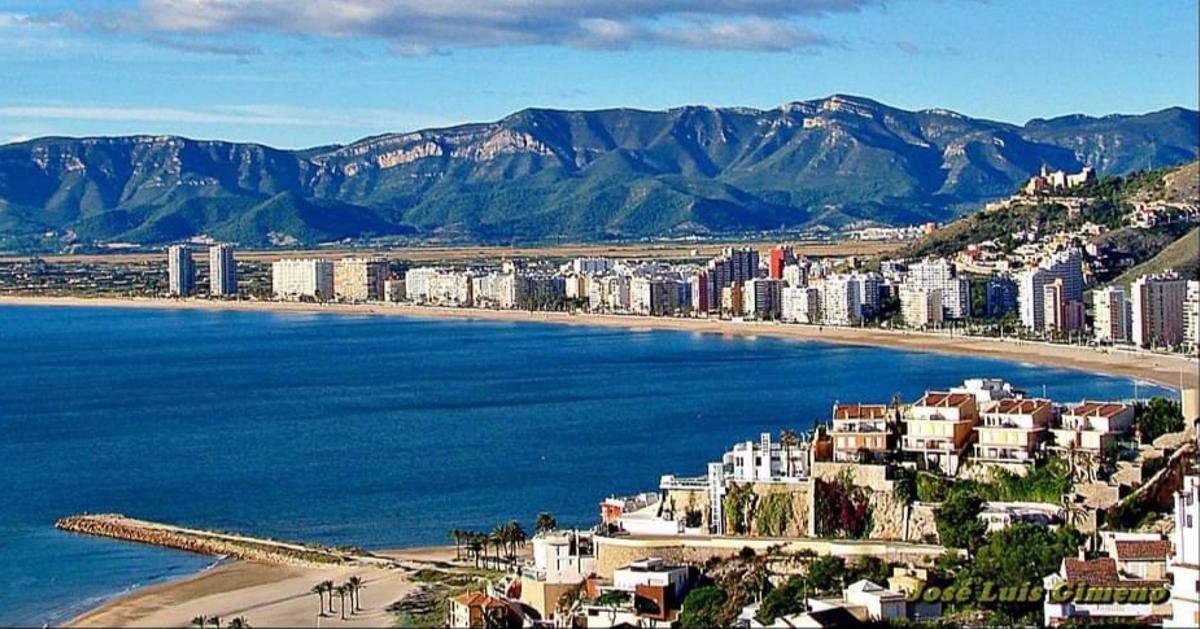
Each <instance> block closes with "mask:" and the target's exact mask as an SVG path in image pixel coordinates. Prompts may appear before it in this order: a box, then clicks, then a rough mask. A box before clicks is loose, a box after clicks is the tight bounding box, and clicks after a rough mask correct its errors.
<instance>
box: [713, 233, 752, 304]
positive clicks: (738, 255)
mask: <svg viewBox="0 0 1200 629" xmlns="http://www.w3.org/2000/svg"><path fill="white" fill-rule="evenodd" d="M757 275H758V251H756V250H754V249H752V248H749V247H744V248H741V249H733V248H726V249H725V250H724V251H722V252H721V255H719V256H717V257H716V258H713V259H712V260H710V261H709V262H708V269H707V275H706V276H705V280H706V282H707V289H706V291H705V292H706V293H707V297H708V303H707V304H703V306H704V310H703V311H704V312H717V311H719V310H720V309H721V298H722V295H723V292H722V291H723V290H724V289H725V288H728V287H729V286H730V285H732V284H737V285H739V286H740V285H741V284H743V283H745V282H746V280H750V279H754V277H755V276H757Z"/></svg>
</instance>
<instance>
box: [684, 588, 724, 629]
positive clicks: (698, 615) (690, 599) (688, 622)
mask: <svg viewBox="0 0 1200 629" xmlns="http://www.w3.org/2000/svg"><path fill="white" fill-rule="evenodd" d="M728 599H729V596H728V595H726V594H725V591H724V590H722V589H721V588H719V587H717V586H715V585H705V586H703V587H698V588H695V589H693V590H692V591H691V592H688V594H687V597H685V598H684V599H683V610H682V611H680V613H679V625H680V626H681V627H683V628H684V629H706V628H707V627H722V626H727V625H728V624H729V623H728V622H724V621H723V620H724V619H722V618H721V610H722V608H723V607H724V606H725V601H726V600H728Z"/></svg>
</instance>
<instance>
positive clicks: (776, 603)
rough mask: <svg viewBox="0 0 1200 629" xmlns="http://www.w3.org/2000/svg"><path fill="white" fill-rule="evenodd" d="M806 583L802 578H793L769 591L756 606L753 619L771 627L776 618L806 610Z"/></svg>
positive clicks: (807, 588)
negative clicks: (756, 609)
mask: <svg viewBox="0 0 1200 629" xmlns="http://www.w3.org/2000/svg"><path fill="white" fill-rule="evenodd" d="M808 592H809V585H808V581H806V580H805V579H804V577H800V576H793V577H792V578H790V579H788V580H787V582H786V583H784V584H783V585H782V586H780V587H777V588H775V589H774V590H771V592H770V593H768V594H767V595H766V596H765V597H763V601H762V603H761V604H760V605H759V606H758V613H756V614H755V615H754V619H755V620H757V621H758V622H760V623H762V624H764V625H771V624H773V623H774V622H775V619H776V618H781V617H783V616H791V615H794V614H799V613H801V612H803V611H806V610H807V609H808V603H807V600H808Z"/></svg>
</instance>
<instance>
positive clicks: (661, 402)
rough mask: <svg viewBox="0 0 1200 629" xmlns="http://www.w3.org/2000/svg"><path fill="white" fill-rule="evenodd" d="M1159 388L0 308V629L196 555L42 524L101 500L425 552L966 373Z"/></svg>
mask: <svg viewBox="0 0 1200 629" xmlns="http://www.w3.org/2000/svg"><path fill="white" fill-rule="evenodd" d="M980 376H986V377H999V378H1004V379H1006V380H1008V381H1010V382H1012V383H1013V384H1014V385H1015V386H1018V387H1022V388H1025V389H1027V390H1029V391H1030V392H1031V393H1036V394H1041V393H1042V391H1043V388H1044V390H1045V392H1046V393H1047V394H1048V395H1050V396H1051V397H1053V398H1056V399H1058V400H1063V401H1066V400H1079V399H1082V398H1085V397H1088V398H1128V397H1132V396H1133V395H1134V394H1135V392H1136V393H1138V394H1140V395H1143V396H1146V395H1154V394H1161V395H1173V393H1172V392H1168V391H1166V390H1164V389H1160V388H1158V387H1154V386H1152V385H1148V384H1144V383H1142V384H1141V385H1140V386H1138V385H1136V384H1135V383H1134V382H1133V381H1131V380H1129V379H1126V378H1117V377H1109V376H1104V375H1097V374H1092V373H1085V372H1081V371H1073V370H1069V369H1060V368H1051V367H1044V366H1036V365H1030V364H1021V363H1015V362H1005V361H1001V360H995V359H991V358H978V357H971V356H948V355H943V354H934V353H920V352H911V351H900V350H894V349H883V348H870V347H852V346H842V345H834V344H825V343H821V342H813V341H800V340H790V339H779V338H768V337H738V336H722V335H714V334H702V333H694V332H682V331H650V330H644V329H642V330H639V329H637V326H636V321H634V322H631V326H630V327H629V328H628V329H626V328H613V327H586V326H564V325H554V324H540V323H525V322H496V321H483V320H478V321H464V320H430V319H415V318H406V317H383V316H358V315H349V314H335V313H330V314H326V313H319V314H309V313H294V312H289V313H272V312H246V311H236V312H234V311H195V310H187V311H182V310H169V309H162V310H159V309H128V308H104V307H54V306H46V307H27V306H0V470H2V471H3V481H4V482H3V484H0V566H4V570H5V574H4V577H5V587H2V588H0V625H42V624H45V623H49V624H55V623H61V622H63V621H65V620H67V619H69V618H71V617H73V616H75V615H77V614H79V613H81V612H83V611H85V610H87V609H88V608H90V607H93V606H95V605H98V604H99V603H102V602H103V601H106V600H108V599H111V598H112V597H114V596H117V595H120V594H122V593H124V592H128V591H130V590H132V589H135V588H138V587H145V586H147V585H150V584H153V583H158V582H162V581H165V580H169V579H173V578H177V577H180V576H184V575H188V574H192V573H195V572H197V571H200V570H203V569H205V568H207V567H209V566H211V565H212V563H213V561H214V560H213V558H211V557H200V556H195V555H190V554H187V553H182V552H177V551H171V550H164V549H159V548H153V547H147V546H141V545H136V544H131V543H124V542H117V541H110V540H104V539H97V538H88V537H82V536H77V535H72V534H67V533H61V532H59V531H56V530H55V529H54V528H53V524H54V521H55V520H56V519H57V518H60V517H63V516H66V515H71V514H76V513H82V512H91V513H106V512H119V513H124V514H126V515H129V516H134V517H139V518H146V519H151V520H158V521H164V522H170V523H176V524H181V525H186V526H193V527H203V528H215V529H222V530H233V531H242V532H246V533H251V534H256V535H263V536H270V537H274V538H279V539H288V540H297V541H313V542H322V543H327V544H353V545H358V546H362V547H366V548H375V549H386V548H397V547H404V546H416V545H433V544H448V543H450V539H449V537H448V536H447V532H448V531H449V530H450V529H452V528H459V529H472V530H490V529H491V528H492V527H493V526H494V525H496V524H498V523H501V522H504V521H507V520H509V519H517V520H520V521H522V522H524V523H525V525H526V528H527V529H532V524H533V519H534V517H535V516H536V514H537V513H538V512H540V511H549V512H551V513H553V514H554V515H555V516H556V517H557V519H558V521H559V523H560V524H561V525H578V526H590V525H591V524H593V523H595V521H596V520H597V518H598V513H599V507H598V505H599V502H600V501H601V500H603V499H604V498H605V497H607V496H610V495H614V494H615V495H621V494H630V493H636V492H639V491H645V490H653V489H655V488H656V487H657V485H658V481H659V477H660V476H661V475H663V474H668V473H671V474H679V475H700V474H703V473H704V466H705V463H706V462H707V461H709V460H711V459H714V458H717V457H719V456H720V455H721V453H722V452H723V451H724V450H725V449H726V448H727V447H728V446H730V445H731V444H733V443H735V442H738V441H746V440H755V439H757V437H758V435H759V433H761V432H764V431H769V432H772V433H775V434H778V433H779V431H780V430H782V429H785V428H791V429H796V430H803V429H806V428H808V427H810V426H811V425H812V424H813V422H814V421H815V420H817V419H818V418H825V417H828V416H829V414H830V408H831V406H832V404H834V403H835V402H837V401H842V402H887V401H889V400H890V399H891V398H892V396H893V394H895V393H899V394H900V396H901V398H902V399H903V400H906V401H911V400H914V399H916V398H917V397H919V396H920V395H921V394H922V393H924V391H925V390H927V389H933V388H940V387H949V386H952V385H955V384H958V383H960V382H962V380H963V379H965V378H970V377H980Z"/></svg>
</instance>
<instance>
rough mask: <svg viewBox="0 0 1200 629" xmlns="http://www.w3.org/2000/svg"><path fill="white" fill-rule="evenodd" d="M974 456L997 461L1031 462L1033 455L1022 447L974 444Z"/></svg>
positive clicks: (979, 458)
mask: <svg viewBox="0 0 1200 629" xmlns="http://www.w3.org/2000/svg"><path fill="white" fill-rule="evenodd" d="M974 455H975V458H976V459H978V460H980V461H994V462H997V463H1021V464H1025V463H1032V462H1033V455H1031V454H1029V453H1028V452H1026V451H1025V450H1024V449H1022V448H1013V447H1009V446H991V445H981V444H975V453H974Z"/></svg>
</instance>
